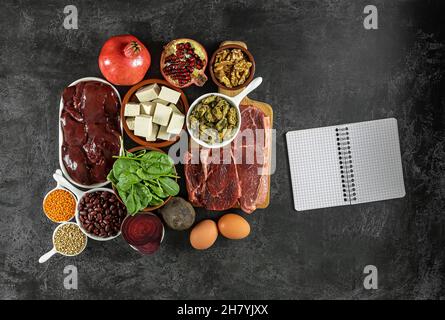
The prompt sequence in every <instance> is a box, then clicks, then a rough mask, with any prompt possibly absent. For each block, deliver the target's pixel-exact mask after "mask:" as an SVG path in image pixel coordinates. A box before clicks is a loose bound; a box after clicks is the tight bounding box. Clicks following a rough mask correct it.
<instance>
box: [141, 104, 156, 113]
mask: <svg viewBox="0 0 445 320" xmlns="http://www.w3.org/2000/svg"><path fill="white" fill-rule="evenodd" d="M155 108H156V103H153V102H142V103H141V114H146V115H149V116H152V115H153V114H154V112H155Z"/></svg>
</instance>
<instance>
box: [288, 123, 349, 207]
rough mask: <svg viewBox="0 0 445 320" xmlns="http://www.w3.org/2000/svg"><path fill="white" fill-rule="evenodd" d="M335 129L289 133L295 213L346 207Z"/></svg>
mask: <svg viewBox="0 0 445 320" xmlns="http://www.w3.org/2000/svg"><path fill="white" fill-rule="evenodd" d="M335 128H336V127H324V128H317V129H307V130H299V131H291V132H288V133H287V134H286V140H287V148H288V153H289V164H290V171H291V180H292V192H293V197H294V206H295V210H297V211H303V210H310V209H316V208H325V207H333V206H339V205H344V204H345V203H344V200H343V191H342V187H341V186H342V184H341V177H340V170H339V164H338V153H337V141H336V135H335Z"/></svg>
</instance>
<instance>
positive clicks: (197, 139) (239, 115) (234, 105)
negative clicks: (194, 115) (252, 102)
mask: <svg viewBox="0 0 445 320" xmlns="http://www.w3.org/2000/svg"><path fill="white" fill-rule="evenodd" d="M209 96H218V97H221V98H223V99H225V100H227V101H228V102H229V103H230V105H231V106H233V107H235V109H236V113H237V116H238V125H237V127H236V129H235V134H233V135H232V137H231V138H230V139H227V140H223V141H221V142H216V143H212V144H209V143H207V142H205V141H202V140H200V139H199V138H197V137H195V136H194V135H193V132H192V130H191V128H190V115H191V112H192V111H193V109H194V108H195V107H196V105H198V104H199V103H200V102H201V101H202V100H203V99H205V98H207V97H209ZM186 123H187V131H188V133H189V135H190V137H192V139H193V141H195V142H196V143H198V144H200V145H201V146H203V147H206V148H214V149H216V148H222V147H224V146H226V145H228V144H230V143H231V142H232V141H233V139H235V137H236V135H237V134H238V132H239V130H240V128H241V112H240V109H239V104H238V105H237V104H236V102H235V101H234V100H233V99H232V98H231V97H229V96H226V95H225V94H222V93H207V94H204V95H202V96H200V97H199V98H198V99H196V100H195V101H194V102H193V103H192V105H191V106H190V108H189V110H188V111H187V117H186Z"/></svg>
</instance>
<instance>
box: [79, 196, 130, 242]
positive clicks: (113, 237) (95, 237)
mask: <svg viewBox="0 0 445 320" xmlns="http://www.w3.org/2000/svg"><path fill="white" fill-rule="evenodd" d="M100 191H107V192H110V193H112V194H114V195H115V196H116V193H114V191H113V189H108V188H94V189H91V190H88V191H86V192H85V193H84V194H83V196H82V197H81V198H79V201H78V202H77V205H76V214H75V217H76V222H77V224H78V225H79V228H80V230H82V232H83V233H85V235H86V236H87V237H89V238H91V239H93V240H96V241H109V240H113V239H115V238H117V237H119V236H120V235H121V230H120V228H119V232H118V233H117V234H116V235H115V236H112V237H107V238H103V237H98V236H96V235H94V234H93V233H90V232H88V231H87V230H86V229H85V228H84V227H83V225H82V222H81V221H80V214H79V202H80V200H81V199H82V198H83V197H84V196H85V195H86V194H88V193H94V192H100ZM116 202H119V200H118V199H117V196H116ZM124 219H125V218H124ZM123 222H124V221H123V219H122V223H123Z"/></svg>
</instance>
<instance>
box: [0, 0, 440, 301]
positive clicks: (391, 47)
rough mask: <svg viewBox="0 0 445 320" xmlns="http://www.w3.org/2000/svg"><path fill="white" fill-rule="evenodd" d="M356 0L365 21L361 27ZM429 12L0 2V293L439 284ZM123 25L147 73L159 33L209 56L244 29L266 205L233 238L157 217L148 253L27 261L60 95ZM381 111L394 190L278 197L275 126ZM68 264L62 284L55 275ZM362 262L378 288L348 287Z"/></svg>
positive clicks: (262, 293) (324, 290)
mask: <svg viewBox="0 0 445 320" xmlns="http://www.w3.org/2000/svg"><path fill="white" fill-rule="evenodd" d="M67 4H75V5H76V6H77V8H78V9H79V30H77V31H67V30H65V29H64V28H63V27H62V22H63V18H64V14H63V8H64V6H65V5H67ZM366 4H375V5H376V6H377V8H378V9H379V30H371V31H367V30H365V29H364V28H363V26H362V22H363V17H364V14H363V13H362V12H363V8H364V6H365V5H366ZM444 14H445V6H444V3H443V1H378V0H372V1H371V0H366V1H356V0H350V1H335V0H330V1H328V0H326V1H321V0H320V1H244V0H243V1H180V0H174V1H131V2H130V1H128V2H120V1H106V2H105V1H101V2H100V4H99V1H58V2H56V1H46V2H45V3H44V2H43V1H10V0H6V1H2V3H1V5H0V26H1V32H0V43H1V50H0V61H1V62H0V101H1V102H0V107H1V122H0V133H1V140H0V141H1V145H0V159H1V161H0V175H1V180H0V222H1V224H0V248H1V249H0V266H1V267H0V298H8V299H14V298H20V299H23V298H32V299H47V298H65V299H71V298H82V299H87V298H101V299H102V298H103V299H108V298H146V299H167V298H172V299H176V298H204V299H206V298H216V299H220V298H234V299H238V298H240V299H242V298H265V299H284V298H291V299H304V298H315V299H319V298H335V299H336V298H347V299H350V298H352V299H357V298H359V299H368V298H397V299H401V298H420V299H424V298H445V282H444V276H445V265H444V264H445V228H444V225H445V224H444V222H445V197H444V192H445V161H444V157H445V136H444V130H445V129H444V121H445V114H444V110H445V109H444V107H445V95H444V92H445V79H444V67H445V64H444V59H445V58H444V53H445V47H444V32H445V28H444V27H445V23H444V20H445V19H444V18H443V15H444ZM122 33H132V34H134V35H136V36H137V37H138V38H139V39H140V40H142V41H143V42H144V43H145V44H146V45H147V46H148V47H149V49H150V50H151V53H152V56H153V64H152V67H151V69H150V71H149V73H148V74H147V77H158V76H159V67H158V64H159V56H160V52H161V47H162V45H163V44H165V43H167V42H168V41H169V40H171V39H174V38H179V37H190V38H193V39H196V40H198V41H200V42H201V43H203V44H204V45H205V46H206V48H207V50H208V52H209V53H210V54H211V53H212V52H213V51H214V49H215V48H216V47H217V45H218V44H219V43H220V42H221V41H223V40H226V39H236V40H244V41H246V42H247V43H248V45H249V48H250V50H251V51H252V53H253V55H254V56H255V59H256V62H257V75H261V76H263V77H264V80H265V81H264V82H263V84H262V86H261V87H260V88H259V89H258V90H257V91H255V92H254V93H253V94H252V95H251V97H252V98H255V99H258V100H261V101H266V102H268V103H270V104H271V105H272V106H273V107H274V111H275V121H274V126H275V128H276V129H277V149H276V151H277V159H278V165H277V173H276V174H275V175H273V177H272V191H271V192H272V194H271V196H272V202H271V205H270V207H269V208H268V209H267V210H258V211H256V212H255V213H254V214H252V215H251V216H247V219H248V221H249V222H250V223H251V226H252V233H251V235H250V236H249V238H248V239H246V240H243V241H238V242H236V241H229V240H225V239H223V238H221V237H220V238H219V239H218V241H217V243H216V244H215V246H214V247H212V248H211V249H210V250H208V251H205V252H197V251H194V250H193V249H191V247H190V245H189V243H188V233H187V232H183V233H179V232H173V231H170V232H168V234H167V236H166V240H165V243H164V245H163V246H162V249H161V250H160V251H159V252H158V253H157V254H156V255H154V256H148V257H146V256H140V255H138V254H137V253H135V252H134V251H132V250H131V249H130V248H129V247H128V246H127V245H126V244H125V242H124V241H123V240H122V239H116V240H114V241H110V242H107V243H98V242H94V241H90V244H89V246H88V248H87V250H86V251H85V252H84V253H83V254H82V255H81V256H79V257H76V258H72V259H67V258H63V257H61V256H58V257H55V258H53V259H51V260H50V261H49V262H47V263H46V264H44V265H39V264H38V263H37V260H38V258H39V256H40V255H41V254H43V253H44V252H45V251H47V250H48V249H50V246H51V234H52V231H53V229H54V227H55V225H54V224H52V223H50V222H49V221H48V220H47V219H46V218H45V216H44V215H43V213H42V210H41V202H42V199H43V196H44V194H45V193H46V191H48V190H50V189H51V188H53V187H54V182H53V181H52V178H51V176H52V173H53V172H54V170H55V169H56V168H57V167H58V159H57V134H58V131H57V121H58V120H57V117H58V107H59V95H60V93H61V91H62V89H63V88H64V87H65V86H66V85H67V84H69V83H71V82H72V81H74V80H76V79H78V78H81V77H85V76H101V74H100V71H99V69H98V66H97V56H98V53H99V50H100V48H101V45H102V44H103V42H104V41H105V40H106V39H107V38H108V37H109V36H112V35H117V34H122ZM119 89H120V92H121V93H122V94H125V92H126V90H127V88H124V87H122V88H119ZM212 90H215V87H214V86H213V85H212V84H211V83H210V82H209V83H208V85H206V86H205V88H203V89H198V88H191V89H187V90H186V94H187V95H188V98H189V101H193V99H194V98H196V97H197V96H199V95H200V94H202V93H205V92H207V91H212ZM386 117H396V118H397V119H398V124H399V130H400V137H401V141H400V142H401V150H402V158H403V165H404V175H405V185H406V192H407V195H406V197H405V198H404V199H398V200H391V201H385V202H379V203H371V204H364V205H356V206H349V207H337V208H331V209H323V210H315V211H311V212H305V213H298V212H295V211H293V203H292V199H291V192H290V191H291V190H290V180H289V172H288V163H287V155H286V148H285V138H284V134H285V132H287V131H288V130H294V129H303V128H309V127H317V126H326V125H333V124H339V123H345V122H355V121H364V120H371V119H379V118H386ZM208 215H209V214H208V213H205V212H202V211H200V214H199V219H202V218H203V217H205V216H208ZM210 216H212V217H213V216H216V214H210ZM68 264H74V265H76V266H77V267H78V269H79V290H77V291H73V290H71V291H67V290H65V289H64V288H63V277H64V274H63V269H64V267H65V266H66V265H68ZM367 264H374V265H376V266H377V267H378V270H379V289H378V290H375V291H366V290H364V289H363V286H362V281H363V274H362V271H363V268H364V266H365V265H367Z"/></svg>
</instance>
